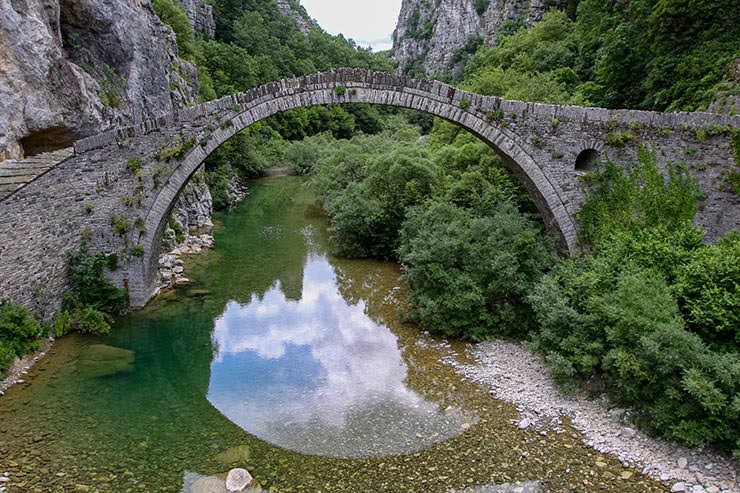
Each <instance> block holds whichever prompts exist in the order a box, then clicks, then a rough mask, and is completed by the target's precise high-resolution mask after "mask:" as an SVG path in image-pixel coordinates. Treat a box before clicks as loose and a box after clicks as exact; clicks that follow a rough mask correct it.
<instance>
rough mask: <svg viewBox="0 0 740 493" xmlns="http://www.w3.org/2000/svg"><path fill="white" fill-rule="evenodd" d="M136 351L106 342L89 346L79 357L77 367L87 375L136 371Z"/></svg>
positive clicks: (94, 375)
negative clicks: (109, 344)
mask: <svg viewBox="0 0 740 493" xmlns="http://www.w3.org/2000/svg"><path fill="white" fill-rule="evenodd" d="M135 357H136V353H134V352H133V351H129V350H128V349H123V348H119V347H114V346H108V345H106V344H92V345H91V346H87V347H86V348H85V349H84V351H83V352H82V354H81V355H80V357H79V359H78V360H77V368H78V369H79V371H80V372H82V373H83V374H84V375H85V376H87V377H90V378H93V377H104V376H108V375H115V374H117V373H129V372H132V371H134V360H135Z"/></svg>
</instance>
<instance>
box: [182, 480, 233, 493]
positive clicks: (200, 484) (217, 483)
mask: <svg viewBox="0 0 740 493" xmlns="http://www.w3.org/2000/svg"><path fill="white" fill-rule="evenodd" d="M227 491H228V490H227V489H226V484H225V483H224V480H223V479H221V478H218V477H216V476H200V477H198V478H197V479H195V480H193V481H192V483H190V484H188V483H187V482H186V485H185V487H184V488H183V493H227Z"/></svg>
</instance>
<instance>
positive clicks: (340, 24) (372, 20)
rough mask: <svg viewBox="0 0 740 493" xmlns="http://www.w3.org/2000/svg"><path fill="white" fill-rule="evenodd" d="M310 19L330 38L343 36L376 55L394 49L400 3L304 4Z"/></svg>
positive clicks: (317, 0) (323, 0)
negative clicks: (393, 41) (377, 52)
mask: <svg viewBox="0 0 740 493" xmlns="http://www.w3.org/2000/svg"><path fill="white" fill-rule="evenodd" d="M301 4H302V5H303V7H304V8H305V9H306V11H307V12H308V15H310V16H311V17H313V18H314V19H316V20H317V21H318V22H319V25H321V27H323V28H324V29H325V30H326V31H328V32H330V33H331V34H340V33H341V34H343V35H344V37H346V38H352V39H354V40H355V41H356V42H357V44H358V45H360V46H363V47H366V46H371V47H372V48H373V51H381V50H386V49H389V48H391V47H392V42H391V35H392V34H393V30H394V29H395V28H396V21H397V20H398V14H399V12H400V10H401V0H373V1H367V0H364V1H363V0H343V1H341V2H338V1H337V0H302V1H301Z"/></svg>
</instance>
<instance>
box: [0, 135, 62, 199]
mask: <svg viewBox="0 0 740 493" xmlns="http://www.w3.org/2000/svg"><path fill="white" fill-rule="evenodd" d="M73 154H74V148H72V147H67V148H66V149H60V150H58V151H53V152H46V153H43V154H38V155H36V156H31V157H29V158H26V159H20V160H14V159H11V160H8V161H0V200H2V199H4V198H5V197H7V196H8V195H10V194H11V193H13V192H15V191H16V190H18V189H19V188H22V187H23V186H24V185H26V184H27V183H29V182H31V181H33V179H34V178H36V177H37V176H39V175H40V174H42V173H44V172H46V171H48V170H50V169H51V168H53V167H54V166H56V165H57V164H59V163H60V162H62V161H64V160H65V159H67V158H69V157H70V156H72V155H73Z"/></svg>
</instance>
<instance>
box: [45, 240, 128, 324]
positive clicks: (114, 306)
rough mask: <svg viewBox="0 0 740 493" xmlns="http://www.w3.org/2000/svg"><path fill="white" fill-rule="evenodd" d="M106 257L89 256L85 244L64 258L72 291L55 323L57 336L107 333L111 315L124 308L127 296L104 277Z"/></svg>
mask: <svg viewBox="0 0 740 493" xmlns="http://www.w3.org/2000/svg"><path fill="white" fill-rule="evenodd" d="M107 265H108V257H107V256H106V255H104V254H102V253H97V254H91V253H90V251H89V247H88V245H87V243H85V242H83V243H82V244H81V245H80V249H79V250H78V251H76V252H71V253H69V254H68V255H67V277H68V279H69V283H70V285H71V286H72V290H71V292H70V293H68V294H67V295H66V296H65V298H64V304H63V311H62V313H61V314H60V315H59V316H58V317H57V319H56V321H55V327H54V329H55V333H56V335H62V334H63V333H65V332H68V331H69V330H76V331H78V332H83V333H107V332H108V331H110V321H111V318H110V315H111V314H117V313H121V312H122V311H123V309H124V308H125V307H126V302H127V300H126V293H125V291H124V290H123V289H121V288H118V287H116V286H114V285H113V284H111V282H110V281H108V280H107V279H106V278H105V274H104V270H105V267H106V266H107Z"/></svg>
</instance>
